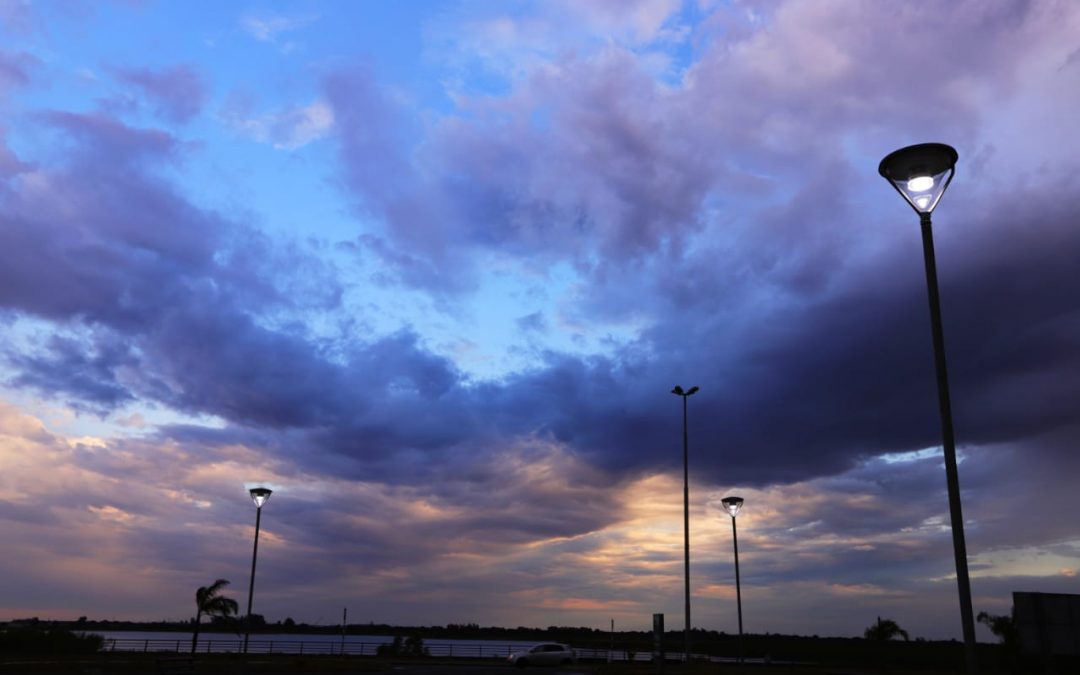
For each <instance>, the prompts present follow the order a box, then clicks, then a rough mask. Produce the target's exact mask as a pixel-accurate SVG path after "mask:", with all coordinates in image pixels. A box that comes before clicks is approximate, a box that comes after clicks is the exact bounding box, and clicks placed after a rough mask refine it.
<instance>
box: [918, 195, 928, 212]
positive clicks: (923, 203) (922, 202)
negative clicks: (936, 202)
mask: <svg viewBox="0 0 1080 675" xmlns="http://www.w3.org/2000/svg"><path fill="white" fill-rule="evenodd" d="M929 205H930V195H922V196H921V197H916V198H915V206H918V207H919V208H920V209H923V210H926V207H927V206H929Z"/></svg>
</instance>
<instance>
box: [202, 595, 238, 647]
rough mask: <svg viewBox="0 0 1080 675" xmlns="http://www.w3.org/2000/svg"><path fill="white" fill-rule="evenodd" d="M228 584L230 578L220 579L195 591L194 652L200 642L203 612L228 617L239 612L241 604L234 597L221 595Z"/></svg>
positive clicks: (208, 614)
mask: <svg viewBox="0 0 1080 675" xmlns="http://www.w3.org/2000/svg"><path fill="white" fill-rule="evenodd" d="M228 585H229V580H228V579H218V580H217V581H215V582H214V583H212V584H210V585H209V586H200V587H199V590H197V591H195V607H196V610H197V611H196V613H195V629H194V630H193V631H192V634H191V653H192V654H194V653H195V648H196V647H197V646H198V644H199V624H200V622H201V621H202V616H203V614H205V615H207V616H220V617H221V618H227V617H228V616H230V615H234V614H237V613H239V611H240V605H239V604H237V602H236V601H235V600H233V599H232V598H226V597H225V596H223V595H221V590H222V589H223V588H225V587H226V586H228Z"/></svg>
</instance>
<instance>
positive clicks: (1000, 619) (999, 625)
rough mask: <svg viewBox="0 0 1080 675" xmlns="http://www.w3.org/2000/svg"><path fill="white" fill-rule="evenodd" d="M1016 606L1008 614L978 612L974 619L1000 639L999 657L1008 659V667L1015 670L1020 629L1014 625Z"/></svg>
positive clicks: (1018, 650)
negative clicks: (1000, 653)
mask: <svg viewBox="0 0 1080 675" xmlns="http://www.w3.org/2000/svg"><path fill="white" fill-rule="evenodd" d="M1015 612H1016V608H1015V607H1014V608H1013V613H1010V614H1004V615H1001V614H988V613H987V612H979V615H978V616H977V617H975V619H976V620H977V621H978V622H979V623H981V624H985V625H986V627H987V628H989V629H990V632H991V633H993V634H994V635H995V636H996V637H997V639H998V640H1000V641H1001V652H1002V656H1001V658H1002V659H1004V660H1006V661H1008V664H1009V668H1010V670H1012V671H1013V672H1016V660H1017V656H1018V655H1019V652H1020V629H1019V628H1017V626H1016V615H1015Z"/></svg>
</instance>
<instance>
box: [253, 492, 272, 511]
mask: <svg viewBox="0 0 1080 675" xmlns="http://www.w3.org/2000/svg"><path fill="white" fill-rule="evenodd" d="M250 493H251V501H253V502H255V508H257V509H261V508H262V505H263V504H265V503H266V500H267V499H270V493H271V491H270V490H268V489H266V488H255V489H254V490H251V491H250Z"/></svg>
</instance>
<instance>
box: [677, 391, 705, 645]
mask: <svg viewBox="0 0 1080 675" xmlns="http://www.w3.org/2000/svg"><path fill="white" fill-rule="evenodd" d="M697 392H698V388H697V387H690V389H689V390H687V391H683V388H682V387H680V386H679V385H675V388H674V389H672V390H671V393H672V394H675V395H676V396H681V397H682V462H683V563H684V567H685V575H684V576H685V579H686V630H684V631H683V649H684V655H683V660H684V661H689V660H690V468H689V467H690V440H689V436H688V435H687V431H686V399H688V398H690V397H691V396H693V395H694V394H696V393H697Z"/></svg>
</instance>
